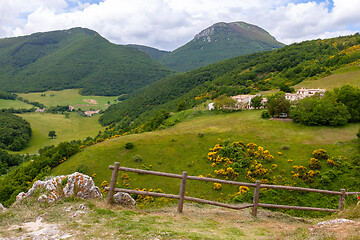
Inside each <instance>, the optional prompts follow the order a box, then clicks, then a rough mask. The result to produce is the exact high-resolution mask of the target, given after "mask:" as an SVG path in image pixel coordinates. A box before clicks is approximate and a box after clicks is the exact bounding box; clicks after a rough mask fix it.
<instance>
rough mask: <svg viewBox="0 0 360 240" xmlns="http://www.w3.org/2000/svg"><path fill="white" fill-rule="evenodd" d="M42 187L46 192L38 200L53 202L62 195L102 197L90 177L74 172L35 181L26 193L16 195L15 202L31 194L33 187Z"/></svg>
mask: <svg viewBox="0 0 360 240" xmlns="http://www.w3.org/2000/svg"><path fill="white" fill-rule="evenodd" d="M37 188H42V190H44V191H45V192H46V193H45V194H42V195H41V196H39V197H38V201H40V202H54V201H56V200H59V199H60V198H63V197H70V196H75V197H79V198H82V199H88V198H99V199H101V198H102V194H101V192H100V189H99V188H98V187H96V186H95V184H94V181H93V180H92V178H91V177H89V176H87V175H85V174H82V173H78V172H75V173H73V174H70V175H67V176H64V175H62V176H57V177H54V178H52V179H50V180H47V181H36V182H35V183H34V184H33V186H32V187H31V188H30V189H29V191H28V192H27V193H24V192H21V193H19V194H18V195H17V196H16V202H20V201H21V200H22V199H24V198H27V197H31V196H33V193H34V191H35V189H37Z"/></svg>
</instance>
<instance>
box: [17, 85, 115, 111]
mask: <svg viewBox="0 0 360 240" xmlns="http://www.w3.org/2000/svg"><path fill="white" fill-rule="evenodd" d="M79 91H80V90H79V89H67V90H62V91H46V92H36V93H19V94H18V95H19V96H20V97H22V98H24V99H27V100H29V101H31V102H33V101H36V102H40V103H42V104H44V105H45V106H46V107H51V106H57V105H59V106H65V105H69V106H73V107H75V109H79V108H81V109H82V110H90V109H94V110H97V109H106V108H107V107H108V101H109V102H110V104H115V103H116V101H114V100H116V99H117V97H104V96H82V95H80V93H79ZM44 94H45V96H44ZM41 95H43V96H41Z"/></svg>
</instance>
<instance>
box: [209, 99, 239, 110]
mask: <svg viewBox="0 0 360 240" xmlns="http://www.w3.org/2000/svg"><path fill="white" fill-rule="evenodd" d="M236 104H237V101H236V100H234V99H232V98H231V97H227V96H225V95H221V96H219V97H218V98H216V99H215V100H214V107H215V108H216V109H221V110H225V111H226V110H234V109H236Z"/></svg>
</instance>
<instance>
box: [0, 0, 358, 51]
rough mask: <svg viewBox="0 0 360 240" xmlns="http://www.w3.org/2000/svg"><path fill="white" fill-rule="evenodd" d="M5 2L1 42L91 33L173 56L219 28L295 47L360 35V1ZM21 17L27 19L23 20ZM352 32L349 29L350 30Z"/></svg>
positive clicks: (1, 14)
mask: <svg viewBox="0 0 360 240" xmlns="http://www.w3.org/2000/svg"><path fill="white" fill-rule="evenodd" d="M70 1H71V2H72V4H70V5H71V6H73V8H71V9H69V5H68V4H67V2H66V1H65V0H47V1H43V0H26V1H25V0H12V1H11V3H10V1H8V0H6V1H4V0H0V6H1V7H0V30H1V31H0V34H2V35H0V37H5V36H14V35H16V36H19V35H24V34H30V33H33V32H38V31H50V30H57V29H67V28H71V27H78V26H80V27H87V28H90V29H93V30H95V31H97V32H99V33H100V34H101V35H102V36H104V37H105V38H107V39H109V40H110V41H112V42H115V43H120V44H128V43H137V44H144V45H148V46H153V47H158V48H162V49H168V50H172V49H174V48H177V47H179V46H181V45H182V44H184V43H186V42H188V41H189V40H191V39H192V37H193V36H194V35H195V34H197V33H198V32H200V31H201V30H202V29H204V28H206V27H209V26H211V25H212V24H214V23H216V22H233V21H246V22H249V23H252V24H256V25H258V26H260V27H262V28H264V29H265V30H267V31H268V32H270V34H272V35H274V36H275V37H276V38H277V39H278V40H279V41H283V42H285V43H291V42H294V41H301V40H306V39H314V38H319V37H323V36H330V37H333V36H337V35H338V34H349V33H353V32H356V29H354V28H356V27H359V24H357V23H360V14H358V13H359V12H360V0H334V1H333V3H334V7H333V9H332V10H331V11H329V6H330V4H329V2H327V1H324V2H322V3H316V2H315V1H313V2H311V1H310V2H308V1H307V2H306V3H299V0H296V1H290V0H275V1H274V0H272V1H271V0H252V1H248V0H222V1H218V0H186V1H184V0H146V1H144V0H103V1H102V2H99V3H98V4H90V3H89V2H86V1H85V2H84V1H79V0H68V2H70ZM22 16H25V18H24V17H22ZM349 26H350V27H349Z"/></svg>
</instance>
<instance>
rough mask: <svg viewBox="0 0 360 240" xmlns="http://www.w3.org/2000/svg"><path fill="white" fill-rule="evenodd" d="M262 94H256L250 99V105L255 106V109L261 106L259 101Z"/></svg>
mask: <svg viewBox="0 0 360 240" xmlns="http://www.w3.org/2000/svg"><path fill="white" fill-rule="evenodd" d="M262 98H263V97H262V96H261V95H258V96H256V97H253V98H252V99H251V104H250V105H251V107H253V108H255V109H259V108H260V107H262V103H261V101H262Z"/></svg>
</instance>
